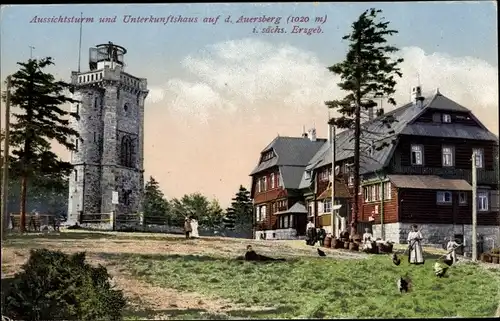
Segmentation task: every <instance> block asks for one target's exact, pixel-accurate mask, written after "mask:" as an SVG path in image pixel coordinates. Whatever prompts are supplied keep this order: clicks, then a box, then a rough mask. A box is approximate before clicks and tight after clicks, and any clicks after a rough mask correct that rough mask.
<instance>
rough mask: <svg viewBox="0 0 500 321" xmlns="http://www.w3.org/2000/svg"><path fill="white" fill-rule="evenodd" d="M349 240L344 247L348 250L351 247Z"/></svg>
mask: <svg viewBox="0 0 500 321" xmlns="http://www.w3.org/2000/svg"><path fill="white" fill-rule="evenodd" d="M349 244H350V243H349V242H344V249H346V250H348V249H349Z"/></svg>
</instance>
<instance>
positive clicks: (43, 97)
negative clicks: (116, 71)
mask: <svg viewBox="0 0 500 321" xmlns="http://www.w3.org/2000/svg"><path fill="white" fill-rule="evenodd" d="M17 64H18V65H19V66H21V68H20V69H19V70H18V71H17V72H16V73H14V74H13V75H12V77H11V90H12V94H11V106H12V107H13V109H14V108H18V109H20V111H21V112H20V113H14V114H13V116H14V122H13V123H12V124H11V125H10V126H11V131H10V145H11V146H12V155H13V163H12V169H13V172H14V175H15V176H18V177H20V178H21V204H20V213H21V226H20V230H21V232H24V230H25V227H26V193H27V191H26V188H27V184H28V180H29V179H32V178H33V177H34V176H35V175H44V176H45V175H46V176H51V177H60V178H61V177H64V176H67V175H68V174H69V173H70V171H71V170H72V166H71V164H70V163H69V162H66V161H63V160H61V159H60V158H59V157H58V156H57V155H56V154H55V153H53V152H52V151H51V142H52V141H57V142H58V143H59V144H60V145H61V146H63V147H65V148H67V149H68V150H74V149H75V143H74V140H75V139H79V134H78V132H76V131H75V130H74V129H72V128H71V127H70V126H69V124H70V120H69V118H70V117H76V118H78V115H77V114H75V113H71V112H68V111H65V110H64V109H63V108H62V105H64V104H67V103H76V102H77V101H76V100H74V99H72V98H70V97H67V96H66V94H67V91H68V90H71V85H70V84H68V83H65V82H63V81H57V80H55V78H54V76H53V75H52V74H50V73H48V72H44V69H45V68H47V67H49V66H51V65H54V63H53V61H52V58H50V57H47V58H43V59H30V60H28V62H18V63H17ZM3 98H4V100H5V93H4V95H3Z"/></svg>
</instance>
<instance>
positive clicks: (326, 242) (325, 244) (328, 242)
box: [323, 236, 332, 247]
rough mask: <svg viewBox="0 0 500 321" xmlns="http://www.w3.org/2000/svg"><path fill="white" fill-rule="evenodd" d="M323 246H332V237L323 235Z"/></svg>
mask: <svg viewBox="0 0 500 321" xmlns="http://www.w3.org/2000/svg"><path fill="white" fill-rule="evenodd" d="M323 246H324V247H331V246H332V237H331V236H327V237H325V243H324V244H323Z"/></svg>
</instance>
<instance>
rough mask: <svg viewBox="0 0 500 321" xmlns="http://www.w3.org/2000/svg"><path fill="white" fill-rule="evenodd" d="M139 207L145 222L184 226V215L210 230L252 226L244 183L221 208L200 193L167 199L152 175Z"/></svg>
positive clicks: (251, 212) (249, 203) (247, 193)
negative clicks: (226, 204)
mask: <svg viewBox="0 0 500 321" xmlns="http://www.w3.org/2000/svg"><path fill="white" fill-rule="evenodd" d="M142 210H143V215H144V224H159V225H168V226H183V225H184V219H185V218H186V217H193V218H195V219H196V220H197V221H198V223H199V225H200V226H202V227H205V228H210V229H219V228H225V229H241V230H248V229H251V228H252V217H253V207H252V201H251V199H250V192H249V191H248V190H247V189H246V188H245V187H243V186H240V188H239V190H238V192H237V193H236V195H235V197H234V198H233V199H232V203H231V205H230V206H229V207H228V208H227V209H226V210H224V209H222V207H221V206H220V204H219V202H218V201H217V200H216V199H213V200H209V199H208V198H207V197H206V196H204V195H202V194H200V193H192V194H187V195H184V196H183V197H181V198H172V199H170V200H168V199H167V198H166V197H165V195H164V194H163V192H162V191H161V189H160V185H159V183H158V181H157V180H155V179H154V177H152V176H151V177H150V178H149V181H148V182H147V183H146V186H145V188H144V198H143V206H142Z"/></svg>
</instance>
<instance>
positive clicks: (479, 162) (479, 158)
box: [472, 148, 484, 168]
mask: <svg viewBox="0 0 500 321" xmlns="http://www.w3.org/2000/svg"><path fill="white" fill-rule="evenodd" d="M472 152H473V153H474V154H475V155H476V168H483V167H484V149H482V148H474V149H473V150H472Z"/></svg>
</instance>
